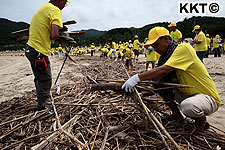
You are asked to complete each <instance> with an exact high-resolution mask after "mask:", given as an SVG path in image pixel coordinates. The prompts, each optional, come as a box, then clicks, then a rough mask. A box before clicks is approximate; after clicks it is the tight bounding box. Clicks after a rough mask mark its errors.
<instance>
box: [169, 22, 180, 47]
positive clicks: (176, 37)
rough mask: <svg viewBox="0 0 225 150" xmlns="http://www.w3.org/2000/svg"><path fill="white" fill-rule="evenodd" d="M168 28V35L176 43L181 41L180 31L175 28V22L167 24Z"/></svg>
mask: <svg viewBox="0 0 225 150" xmlns="http://www.w3.org/2000/svg"><path fill="white" fill-rule="evenodd" d="M168 27H169V28H170V30H171V32H170V36H171V38H172V39H173V40H174V41H175V42H178V43H181V42H182V33H181V32H180V31H179V30H178V29H177V28H176V27H177V24H176V23H175V22H171V23H170V25H168Z"/></svg>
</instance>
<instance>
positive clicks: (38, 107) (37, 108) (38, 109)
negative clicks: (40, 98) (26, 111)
mask: <svg viewBox="0 0 225 150" xmlns="http://www.w3.org/2000/svg"><path fill="white" fill-rule="evenodd" d="M44 109H45V106H36V107H35V108H34V111H41V110H44Z"/></svg>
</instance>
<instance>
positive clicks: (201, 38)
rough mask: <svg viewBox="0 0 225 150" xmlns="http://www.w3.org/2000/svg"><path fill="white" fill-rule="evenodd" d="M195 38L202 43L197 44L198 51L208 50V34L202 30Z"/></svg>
mask: <svg viewBox="0 0 225 150" xmlns="http://www.w3.org/2000/svg"><path fill="white" fill-rule="evenodd" d="M195 40H197V41H199V42H201V43H200V44H195V49H196V51H207V50H208V48H207V44H206V36H205V34H204V33H203V32H202V31H201V32H199V34H198V35H196V36H195Z"/></svg>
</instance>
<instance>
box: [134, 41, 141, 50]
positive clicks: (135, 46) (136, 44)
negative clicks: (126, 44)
mask: <svg viewBox="0 0 225 150" xmlns="http://www.w3.org/2000/svg"><path fill="white" fill-rule="evenodd" d="M138 44H140V42H139V41H138V39H136V40H134V44H133V45H134V49H136V50H139V45H138Z"/></svg>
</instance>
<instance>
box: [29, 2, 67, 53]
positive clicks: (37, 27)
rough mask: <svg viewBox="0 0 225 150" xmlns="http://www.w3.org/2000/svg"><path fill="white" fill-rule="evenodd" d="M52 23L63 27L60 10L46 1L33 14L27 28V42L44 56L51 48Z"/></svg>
mask: <svg viewBox="0 0 225 150" xmlns="http://www.w3.org/2000/svg"><path fill="white" fill-rule="evenodd" d="M52 24H55V25H57V26H59V27H60V28H62V27H63V23H62V12H61V10H60V9H59V8H58V7H56V6H54V5H53V4H51V3H46V4H44V5H43V6H41V7H40V8H39V9H38V10H37V12H36V13H35V14H34V16H33V18H32V21H31V24H30V28H29V40H28V42H27V44H28V45H29V46H31V47H32V48H34V49H35V50H36V51H38V52H39V53H42V54H44V55H46V56H48V55H49V54H50V49H51V39H50V36H51V26H52Z"/></svg>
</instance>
